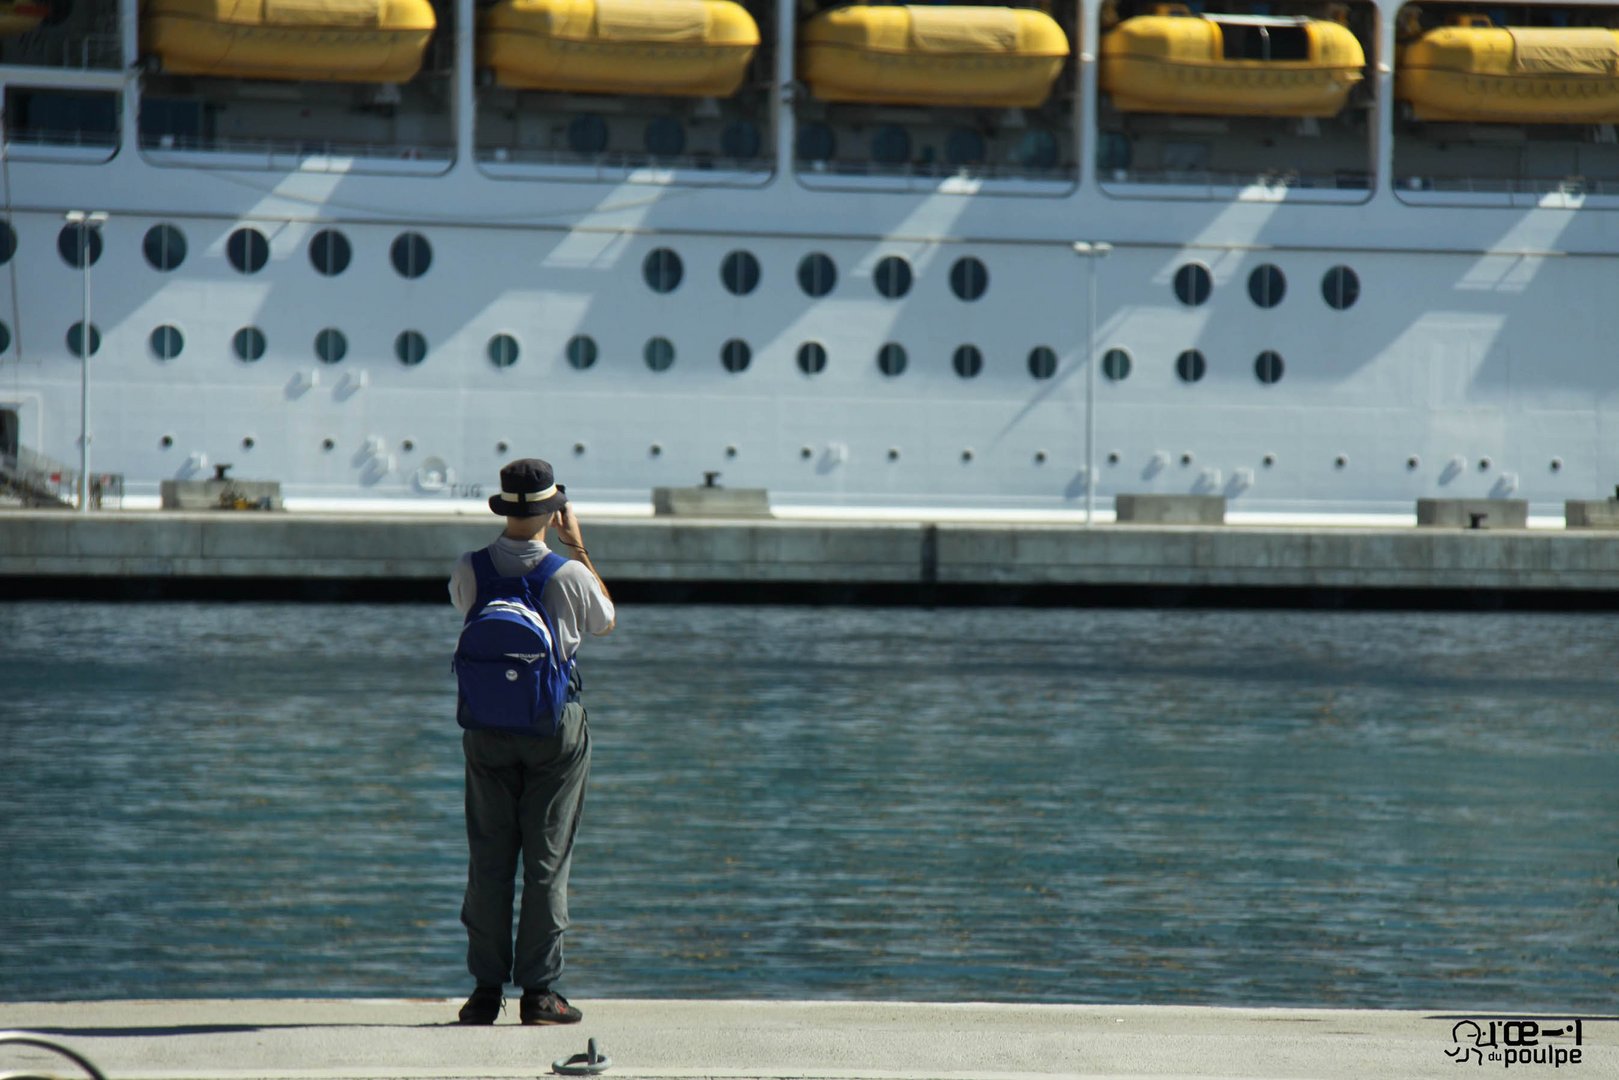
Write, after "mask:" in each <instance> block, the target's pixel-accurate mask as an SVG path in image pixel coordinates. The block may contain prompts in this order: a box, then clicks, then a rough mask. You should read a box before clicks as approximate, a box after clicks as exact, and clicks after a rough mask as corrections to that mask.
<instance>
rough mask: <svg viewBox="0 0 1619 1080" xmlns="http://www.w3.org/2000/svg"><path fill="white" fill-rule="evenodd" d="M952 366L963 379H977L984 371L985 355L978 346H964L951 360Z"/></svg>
mask: <svg viewBox="0 0 1619 1080" xmlns="http://www.w3.org/2000/svg"><path fill="white" fill-rule="evenodd" d="M950 366H951V367H953V368H955V369H956V374H957V375H960V376H961V377H962V378H963V379H972V378H976V377H977V375H978V373H979V372H980V371H983V370H984V354H983V353H982V352H980V351H979V349H978V346H976V345H963V346H961V347H960V348H958V349H957V350H956V354H955V355H954V356H952V357H951V358H950Z"/></svg>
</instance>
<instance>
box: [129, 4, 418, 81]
mask: <svg viewBox="0 0 1619 1080" xmlns="http://www.w3.org/2000/svg"><path fill="white" fill-rule="evenodd" d="M434 25H435V20H434V18H433V6H432V4H430V3H429V2H428V0H145V2H144V3H143V4H142V5H141V48H142V49H143V50H144V51H145V52H146V53H147V54H148V55H150V56H155V57H157V58H158V59H159V60H160V61H161V62H162V64H163V70H164V71H166V72H171V73H173V74H176V75H215V76H221V77H225V78H243V79H309V80H313V81H319V82H378V83H382V82H405V81H407V80H408V79H410V78H411V77H412V76H414V75H415V74H416V72H417V71H419V70H420V69H421V66H422V53H423V51H424V50H425V49H426V48H427V39H428V38H430V37H432V36H433V27H434Z"/></svg>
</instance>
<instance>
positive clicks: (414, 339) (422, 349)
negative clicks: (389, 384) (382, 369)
mask: <svg viewBox="0 0 1619 1080" xmlns="http://www.w3.org/2000/svg"><path fill="white" fill-rule="evenodd" d="M394 355H395V356H397V357H399V362H400V363H401V364H404V365H405V366H406V367H415V366H416V365H417V364H419V363H421V362H422V361H423V360H426V359H427V338H426V337H425V336H423V335H422V333H421V332H420V331H418V330H401V331H400V332H399V336H398V337H396V338H394Z"/></svg>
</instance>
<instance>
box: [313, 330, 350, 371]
mask: <svg viewBox="0 0 1619 1080" xmlns="http://www.w3.org/2000/svg"><path fill="white" fill-rule="evenodd" d="M348 354H349V341H348V338H346V337H344V336H343V331H341V330H333V329H332V328H331V327H327V328H326V329H325V330H322V331H321V332H320V333H318V334H316V335H315V356H316V357H317V358H319V360H320V362H321V363H323V364H337V363H341V362H342V360H343V357H345V356H347V355H348Z"/></svg>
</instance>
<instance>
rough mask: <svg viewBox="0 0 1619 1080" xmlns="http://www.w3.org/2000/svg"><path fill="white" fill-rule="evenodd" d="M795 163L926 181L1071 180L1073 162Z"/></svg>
mask: <svg viewBox="0 0 1619 1080" xmlns="http://www.w3.org/2000/svg"><path fill="white" fill-rule="evenodd" d="M794 167H795V168H796V169H797V170H798V171H799V173H800V174H803V175H805V176H870V177H888V178H893V177H899V178H904V179H915V180H923V181H929V182H937V181H940V180H952V179H959V180H1050V181H1059V182H1072V181H1073V179H1074V171H1075V170H1074V165H1073V163H1072V162H1069V163H1065V164H1061V165H1052V166H1044V165H1019V164H1017V163H1015V162H988V161H986V162H977V163H973V164H948V163H945V162H907V163H905V164H901V165H890V164H886V163H883V162H877V161H836V160H827V159H819V158H815V159H800V160H798V161H796V162H794Z"/></svg>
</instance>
